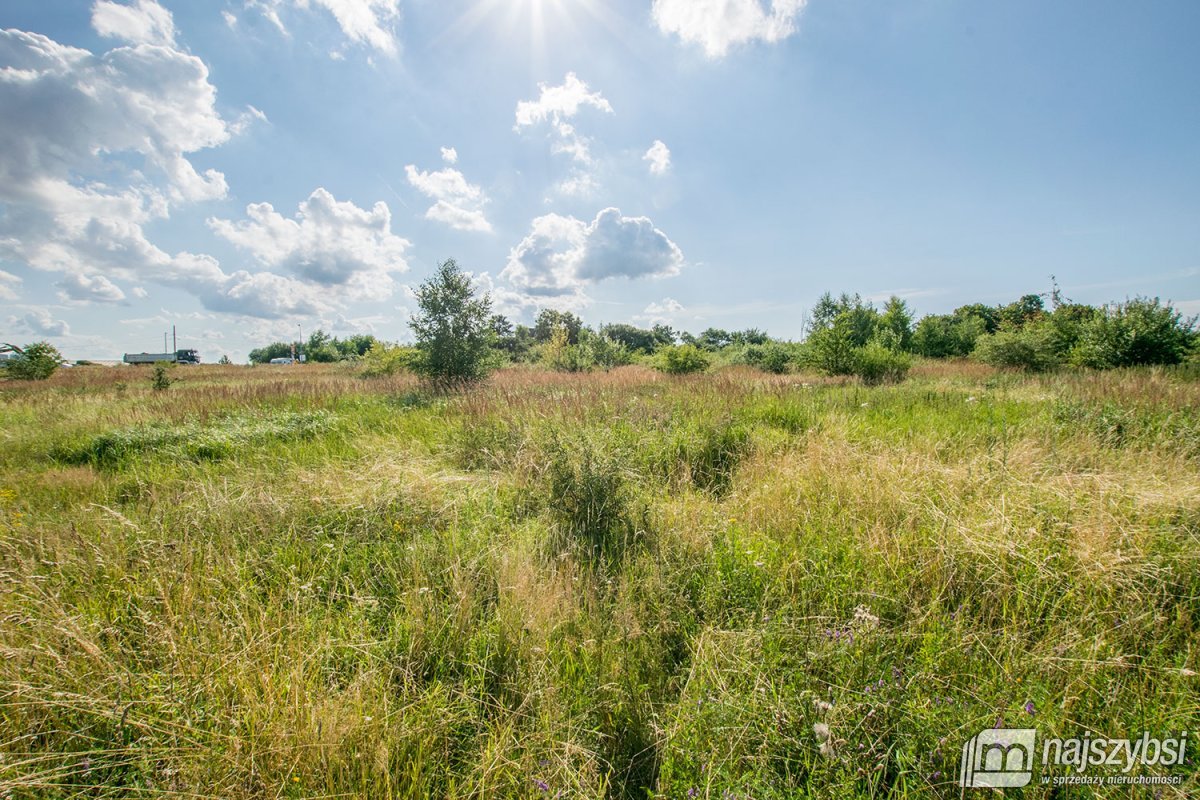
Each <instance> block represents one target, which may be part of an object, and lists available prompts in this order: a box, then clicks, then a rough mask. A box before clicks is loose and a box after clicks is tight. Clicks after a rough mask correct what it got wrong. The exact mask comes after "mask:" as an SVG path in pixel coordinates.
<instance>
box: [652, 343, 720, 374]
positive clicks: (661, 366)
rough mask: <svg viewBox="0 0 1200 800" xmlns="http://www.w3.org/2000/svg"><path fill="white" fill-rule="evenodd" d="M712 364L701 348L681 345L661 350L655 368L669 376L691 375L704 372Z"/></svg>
mask: <svg viewBox="0 0 1200 800" xmlns="http://www.w3.org/2000/svg"><path fill="white" fill-rule="evenodd" d="M710 363H711V362H710V361H709V358H708V356H707V355H705V354H704V352H703V351H701V350H700V349H699V348H697V347H695V346H694V345H690V344H680V345H673V346H671V347H664V348H662V349H660V350H659V352H658V358H657V360H656V361H655V364H654V368H655V369H658V370H661V371H663V372H665V373H667V374H668V375H689V374H692V373H695V372H703V371H704V370H706V369H708V366H709V364H710Z"/></svg>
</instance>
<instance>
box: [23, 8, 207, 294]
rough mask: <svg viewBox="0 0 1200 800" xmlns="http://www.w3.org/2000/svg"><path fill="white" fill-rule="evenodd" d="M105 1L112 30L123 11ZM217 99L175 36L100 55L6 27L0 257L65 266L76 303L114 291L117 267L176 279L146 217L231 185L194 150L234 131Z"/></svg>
mask: <svg viewBox="0 0 1200 800" xmlns="http://www.w3.org/2000/svg"><path fill="white" fill-rule="evenodd" d="M121 8H125V7H121ZM155 8H157V6H155ZM97 9H98V13H99V19H100V20H101V21H100V23H99V25H100V26H101V29H102V30H109V29H110V28H112V29H113V30H116V27H115V26H116V25H117V24H118V22H114V21H113V19H117V20H118V21H119V20H120V19H123V18H121V17H120V15H119V13H118V15H117V17H115V18H113V19H110V16H111V15H112V13H113V12H112V11H111V10H109V9H108V7H107V6H105V5H104V4H98V5H97ZM147 9H149V10H147ZM137 10H140V11H143V12H146V13H147V14H150V15H151V19H157V17H154V16H153V15H154V13H155V12H154V11H153V9H150V8H149V6H148V5H146V4H141V5H139V6H138V7H137ZM164 25H165V23H163V22H162V21H161V20H160V21H159V29H162V28H163V27H164ZM103 26H109V27H103ZM129 35H130V36H132V35H133V34H129ZM215 100H216V89H215V88H214V87H213V86H212V84H210V83H209V82H208V69H207V68H206V67H205V65H204V63H203V62H201V61H200V60H199V59H198V58H196V57H194V56H191V55H189V54H187V53H183V52H180V51H178V50H175V49H173V48H171V47H170V46H166V45H148V44H137V45H135V46H132V47H120V48H117V49H115V50H112V51H110V52H108V53H105V54H103V55H95V54H93V53H91V52H89V51H87V50H81V49H78V48H74V47H68V46H65V45H62V44H59V43H57V42H55V41H53V40H51V39H49V38H47V37H45V36H41V35H38V34H31V33H24V32H21V31H15V30H8V31H0V108H4V109H5V113H4V114H3V115H0V204H3V207H4V213H3V214H2V215H0V257H3V258H7V259H10V260H13V261H18V262H21V263H24V264H26V265H28V266H30V267H33V268H35V269H40V270H45V271H50V272H59V273H65V277H64V278H63V279H62V280H61V281H60V282H59V288H60V289H61V290H62V291H63V293H64V294H65V295H66V296H67V298H68V299H70V300H72V301H75V302H84V301H94V300H98V301H102V302H115V301H117V300H118V299H119V298H118V296H119V295H121V290H120V289H119V287H117V285H116V284H115V283H114V282H113V279H114V278H122V279H134V278H138V279H142V280H154V281H157V282H164V281H165V282H168V283H169V282H172V281H173V280H174V278H173V273H172V269H173V259H172V257H171V256H169V255H168V254H166V253H164V252H162V251H161V250H159V249H158V248H157V247H155V246H154V245H153V244H151V243H150V242H149V241H148V240H147V239H146V236H145V233H144V230H143V226H144V225H145V224H147V223H149V222H151V221H154V220H159V219H164V218H166V217H167V216H168V215H169V212H170V210H171V207H172V205H174V204H181V203H187V202H196V201H202V200H208V199H215V198H220V197H224V196H225V194H226V191H227V188H226V183H225V176H224V175H222V174H221V173H219V172H216V171H214V170H208V171H206V172H204V173H203V174H201V173H199V172H197V171H196V169H195V168H194V167H193V166H192V164H191V163H190V161H189V160H188V156H189V154H191V153H194V152H196V151H199V150H203V149H205V148H209V147H215V146H217V145H220V144H222V143H223V142H225V141H226V140H228V139H229V137H230V135H231V131H230V126H229V125H227V124H226V122H225V121H224V120H223V119H222V118H221V116H220V115H219V114H218V113H217V111H216V109H215ZM183 288H189V287H186V286H185V287H183Z"/></svg>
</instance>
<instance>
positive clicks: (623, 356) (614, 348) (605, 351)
mask: <svg viewBox="0 0 1200 800" xmlns="http://www.w3.org/2000/svg"><path fill="white" fill-rule="evenodd" d="M580 337H581V340H580V346H581V347H583V348H584V349H585V350H586V351H587V358H588V360H589V361H590V362H591V363H592V366H595V367H599V368H600V369H612V368H614V367H623V366H625V365H626V364H632V363H633V355H632V353H630V351H629V348H628V347H626V346H625V345H623V344H621V343H620V342H618V341H616V340H615V339H611V338H609V337H608V336H604V335H603V334H596V333H592V332H591V331H590V330H587V329H584V330H583V332H582V333H581V334H580Z"/></svg>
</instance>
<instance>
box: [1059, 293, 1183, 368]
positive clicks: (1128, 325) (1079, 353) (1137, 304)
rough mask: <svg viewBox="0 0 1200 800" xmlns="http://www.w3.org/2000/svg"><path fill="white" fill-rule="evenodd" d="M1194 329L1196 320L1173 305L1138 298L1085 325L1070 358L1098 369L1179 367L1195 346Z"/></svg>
mask: <svg viewBox="0 0 1200 800" xmlns="http://www.w3.org/2000/svg"><path fill="white" fill-rule="evenodd" d="M1195 328H1196V318H1195V317H1192V318H1190V319H1185V318H1184V317H1183V314H1182V313H1180V312H1179V311H1176V310H1175V309H1174V308H1172V307H1171V304H1170V303H1167V304H1166V305H1162V304H1160V303H1159V300H1158V298H1157V297H1156V298H1154V299H1148V298H1143V297H1139V298H1135V299H1133V300H1127V301H1125V302H1124V303H1120V304H1118V305H1115V306H1105V307H1104V309H1102V311H1101V312H1100V313H1099V314H1096V315H1095V316H1094V317H1092V319H1090V320H1088V321H1087V322H1085V323H1084V324H1083V327H1082V331H1081V332H1080V335H1079V341H1078V343H1077V344H1076V345H1075V347H1074V349H1073V350H1072V351H1071V354H1070V359H1071V362H1072V363H1074V364H1078V365H1080V366H1085V367H1094V368H1097V369H1110V368H1113V367H1132V366H1138V365H1142V364H1179V363H1181V362H1182V361H1184V360H1185V359H1186V358H1187V356H1188V353H1189V352H1190V351H1191V350H1192V349H1193V348H1194V346H1195V342H1196V330H1195Z"/></svg>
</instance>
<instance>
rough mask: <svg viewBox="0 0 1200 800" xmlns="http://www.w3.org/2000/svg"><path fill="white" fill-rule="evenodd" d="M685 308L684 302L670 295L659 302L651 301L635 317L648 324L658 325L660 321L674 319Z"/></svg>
mask: <svg viewBox="0 0 1200 800" xmlns="http://www.w3.org/2000/svg"><path fill="white" fill-rule="evenodd" d="M683 310H684V308H683V304H682V303H680V302H678V301H676V300H672V299H671V298H670V297H664V298H663V299H662V300H660V301H658V302H654V303H650V304H649V305H648V306H646V308H645V309H643V310H642V313H641V314H638V315H636V316H635V317H634V319H635V320H639V321H641V322H644V323H645V324H647V325H657V324H658V323H660V322H671V321H673V320H674V319H675V317H676V316H677V315H678V314H679V313H681V312H682V311H683Z"/></svg>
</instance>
